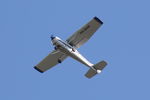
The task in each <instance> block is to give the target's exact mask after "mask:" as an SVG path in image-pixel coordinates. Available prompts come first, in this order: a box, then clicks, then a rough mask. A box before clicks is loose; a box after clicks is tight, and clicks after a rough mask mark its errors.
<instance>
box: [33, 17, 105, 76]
mask: <svg viewBox="0 0 150 100" xmlns="http://www.w3.org/2000/svg"><path fill="white" fill-rule="evenodd" d="M102 24H103V22H102V21H101V20H100V19H99V18H97V17H94V18H93V19H92V20H91V21H89V22H88V23H87V24H85V25H84V26H83V27H82V28H81V29H79V30H78V31H77V32H75V33H74V34H73V35H72V36H71V37H69V38H68V39H67V40H66V41H63V40H61V39H60V38H59V37H55V36H53V35H52V36H51V41H52V44H53V45H54V46H55V47H54V49H55V50H53V51H52V52H51V53H50V54H49V55H48V56H47V57H45V58H44V59H43V60H42V61H41V62H40V63H39V64H37V65H36V66H35V67H34V68H35V69H36V70H38V71H39V72H41V73H43V72H45V71H46V70H48V69H50V68H52V67H53V66H55V65H56V64H58V63H61V62H62V61H63V60H64V59H66V58H67V57H68V56H70V57H72V58H74V59H75V60H77V61H79V62H81V63H82V64H84V65H86V66H88V67H89V68H90V69H89V70H88V72H87V73H86V74H85V76H86V77H87V78H92V77H93V76H95V75H96V74H98V73H100V72H101V71H102V70H103V68H104V67H105V66H106V65H107V63H106V62H105V61H100V62H98V63H97V64H92V63H91V62H89V61H88V60H87V59H86V58H85V57H83V56H82V55H81V54H80V53H79V51H78V50H77V48H79V47H80V46H81V45H83V44H84V43H85V42H87V41H88V40H89V38H90V37H91V36H92V35H93V34H94V33H95V32H96V31H97V29H98V28H99V27H100V26H101V25H102Z"/></svg>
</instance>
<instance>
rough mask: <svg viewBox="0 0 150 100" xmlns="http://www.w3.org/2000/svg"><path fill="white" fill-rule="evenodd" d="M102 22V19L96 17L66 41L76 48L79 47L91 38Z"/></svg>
mask: <svg viewBox="0 0 150 100" xmlns="http://www.w3.org/2000/svg"><path fill="white" fill-rule="evenodd" d="M102 24H103V22H102V21H101V20H100V19H98V18H97V17H94V18H93V19H92V20H91V21H90V22H88V23H87V24H86V25H84V26H83V27H82V28H81V29H79V30H78V31H77V32H75V33H74V34H73V35H72V36H71V37H69V38H68V39H67V40H66V41H67V42H68V43H69V44H70V45H72V46H74V47H75V48H79V47H80V46H81V45H82V44H84V43H85V42H86V41H88V40H89V38H90V37H91V36H92V35H93V34H94V33H95V32H96V30H97V29H98V28H99V27H100V26H101V25H102Z"/></svg>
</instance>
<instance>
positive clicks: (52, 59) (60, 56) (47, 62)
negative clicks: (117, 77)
mask: <svg viewBox="0 0 150 100" xmlns="http://www.w3.org/2000/svg"><path fill="white" fill-rule="evenodd" d="M65 58H67V55H66V54H64V53H62V52H60V51H56V50H54V51H53V52H51V53H50V54H49V55H48V56H47V57H45V58H44V59H43V60H42V61H41V62H40V63H39V64H37V65H36V66H35V67H34V68H35V69H36V70H38V71H39V72H41V73H43V72H45V71H46V70H48V69H50V68H52V67H53V66H55V65H56V64H58V63H60V62H62V61H63V60H64V59H65Z"/></svg>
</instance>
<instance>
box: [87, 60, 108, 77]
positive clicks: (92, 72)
mask: <svg viewBox="0 0 150 100" xmlns="http://www.w3.org/2000/svg"><path fill="white" fill-rule="evenodd" d="M106 65H107V63H106V62H105V61H101V62H99V63H97V64H95V65H94V66H92V67H91V68H90V69H89V70H88V72H87V73H86V74H85V76H86V77H87V78H92V77H93V76H95V75H96V74H98V73H101V71H102V70H103V68H104V67H105V66H106Z"/></svg>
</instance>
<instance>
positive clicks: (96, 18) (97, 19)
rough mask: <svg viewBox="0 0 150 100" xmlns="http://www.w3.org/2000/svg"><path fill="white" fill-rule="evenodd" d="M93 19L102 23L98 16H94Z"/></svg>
mask: <svg viewBox="0 0 150 100" xmlns="http://www.w3.org/2000/svg"><path fill="white" fill-rule="evenodd" d="M94 19H95V20H96V21H97V22H99V23H100V24H103V22H102V21H101V20H100V19H99V18H98V17H96V16H95V17H94Z"/></svg>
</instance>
